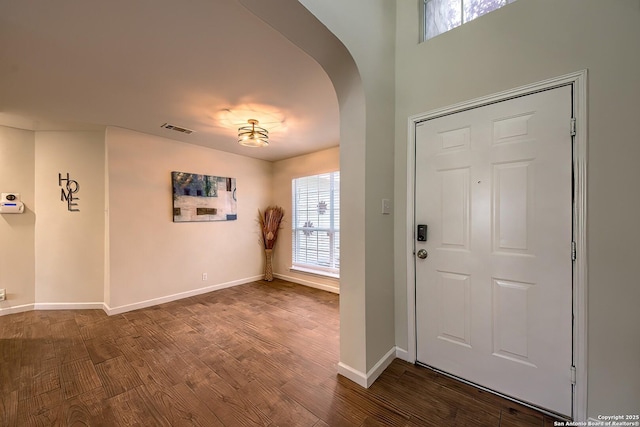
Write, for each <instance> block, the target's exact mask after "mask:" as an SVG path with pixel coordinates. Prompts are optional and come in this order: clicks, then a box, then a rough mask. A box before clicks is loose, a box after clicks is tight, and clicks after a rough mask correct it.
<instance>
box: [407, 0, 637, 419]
mask: <svg viewBox="0 0 640 427" xmlns="http://www.w3.org/2000/svg"><path fill="white" fill-rule="evenodd" d="M418 4H419V0H402V1H398V2H397V53H396V54H397V71H396V73H397V74H396V89H397V91H396V150H395V154H396V160H395V166H396V173H395V199H396V215H395V249H396V250H395V253H396V259H395V271H396V276H395V277H396V298H395V305H396V342H397V344H398V346H400V347H401V348H405V349H406V348H407V342H408V336H407V295H406V290H407V287H406V271H407V270H406V265H407V256H408V252H407V241H406V235H407V220H406V216H407V212H406V207H405V206H406V202H407V198H406V192H407V186H406V159H407V145H408V144H407V124H408V117H409V116H412V115H415V114H419V113H423V112H426V111H429V110H433V109H436V108H439V107H445V106H448V105H451V104H454V103H457V102H461V101H465V100H469V99H473V98H476V97H479V96H483V95H488V94H492V93H496V92H499V91H502V90H506V89H510V88H514V87H518V86H522V85H525V84H529V83H533V82H537V81H541V80H544V79H547V78H550V77H555V76H560V75H564V74H567V73H571V72H575V71H579V70H582V69H588V71H589V76H588V109H589V118H588V120H589V123H588V127H589V140H588V151H589V153H588V157H589V164H588V194H587V197H588V214H587V218H588V219H587V221H588V225H587V238H588V242H587V243H588V250H589V253H588V254H586V256H587V257H588V276H589V282H588V298H589V311H588V339H589V341H588V346H589V350H588V381H589V383H588V385H589V386H588V415H589V416H591V417H596V416H597V415H599V414H634V413H637V410H638V402H640V364H638V360H640V322H638V319H637V313H638V303H639V301H640V286H638V284H639V283H640V282H639V281H638V274H637V272H636V271H635V268H634V267H635V265H636V263H637V260H636V258H637V255H638V249H637V242H638V241H640V228H638V227H637V224H636V223H637V218H638V212H640V192H639V191H638V190H637V188H636V186H637V184H638V183H640V168H639V167H638V162H640V144H638V132H637V129H636V127H635V124H636V122H637V118H638V117H640V106H639V105H640V104H639V103H638V99H640V84H639V82H638V76H640V48H639V44H638V41H640V2H638V1H631V0H615V1H608V2H602V1H600V0H563V1H553V0H519V1H517V2H515V3H513V4H511V5H509V6H507V7H505V8H503V9H501V10H499V11H496V12H494V13H491V14H489V15H487V16H485V17H483V18H482V19H478V20H476V21H473V22H471V23H469V24H466V25H464V26H462V27H460V28H458V29H456V30H453V31H450V32H448V33H445V34H443V35H441V36H438V37H436V38H434V39H432V40H429V41H428V42H426V43H423V44H418V43H417V41H418V31H419V29H418V24H419V19H418V13H417V12H418ZM579 256H585V254H579Z"/></svg>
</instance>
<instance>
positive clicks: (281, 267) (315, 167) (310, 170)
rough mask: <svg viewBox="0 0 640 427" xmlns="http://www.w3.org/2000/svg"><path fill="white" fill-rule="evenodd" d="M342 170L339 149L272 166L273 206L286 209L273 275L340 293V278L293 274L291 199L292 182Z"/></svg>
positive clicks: (284, 161) (294, 272) (296, 158)
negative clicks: (296, 179)
mask: <svg viewBox="0 0 640 427" xmlns="http://www.w3.org/2000/svg"><path fill="white" fill-rule="evenodd" d="M338 170H340V149H339V147H335V148H330V149H328V150H323V151H318V152H316V153H312V154H307V155H305V156H299V157H293V158H290V159H286V160H281V161H278V162H274V163H273V202H272V203H273V204H275V205H278V206H281V207H283V208H284V210H285V218H284V221H285V222H284V225H283V227H282V230H280V233H279V234H278V242H277V244H276V250H275V252H274V253H275V256H274V266H273V267H274V274H276V276H278V277H280V278H283V279H286V280H290V281H292V282H296V283H301V284H304V285H307V286H313V287H316V288H319V289H324V290H328V291H330V292H338V291H339V289H340V284H339V283H340V282H339V280H337V279H332V278H325V277H321V276H317V275H311V274H304V273H299V272H296V271H290V268H291V259H292V258H291V256H292V239H293V236H292V232H291V227H292V223H291V221H292V219H291V215H292V211H291V206H292V200H291V195H292V193H291V180H293V179H295V178H300V177H303V176H309V175H316V174H321V173H326V172H333V171H338Z"/></svg>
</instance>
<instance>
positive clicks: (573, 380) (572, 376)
mask: <svg viewBox="0 0 640 427" xmlns="http://www.w3.org/2000/svg"><path fill="white" fill-rule="evenodd" d="M570 369H571V384H573V385H575V384H576V367H575V366H571V368H570Z"/></svg>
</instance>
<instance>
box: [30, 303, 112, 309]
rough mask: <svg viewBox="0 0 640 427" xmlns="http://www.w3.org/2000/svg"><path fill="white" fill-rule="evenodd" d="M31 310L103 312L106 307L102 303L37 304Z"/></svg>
mask: <svg viewBox="0 0 640 427" xmlns="http://www.w3.org/2000/svg"><path fill="white" fill-rule="evenodd" d="M33 308H34V309H35V310H105V308H106V306H105V304H104V303H103V302H37V303H35V304H34V307H33ZM105 311H106V310H105Z"/></svg>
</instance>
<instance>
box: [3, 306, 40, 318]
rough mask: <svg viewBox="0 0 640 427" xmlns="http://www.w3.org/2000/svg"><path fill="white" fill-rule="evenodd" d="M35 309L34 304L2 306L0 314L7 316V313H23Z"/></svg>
mask: <svg viewBox="0 0 640 427" xmlns="http://www.w3.org/2000/svg"><path fill="white" fill-rule="evenodd" d="M31 310H33V304H22V305H16V306H13V307H6V308H0V316H6V315H7V314H15V313H23V312H25V311H31Z"/></svg>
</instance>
